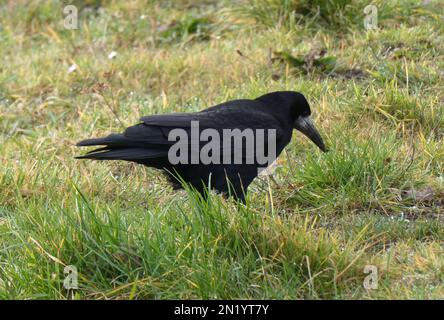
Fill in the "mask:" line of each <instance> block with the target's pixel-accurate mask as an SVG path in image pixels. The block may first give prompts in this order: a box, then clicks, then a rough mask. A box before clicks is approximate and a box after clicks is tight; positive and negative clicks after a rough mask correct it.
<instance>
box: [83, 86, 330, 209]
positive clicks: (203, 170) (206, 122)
mask: <svg viewBox="0 0 444 320" xmlns="http://www.w3.org/2000/svg"><path fill="white" fill-rule="evenodd" d="M310 114H311V111H310V106H309V104H308V102H307V100H306V99H305V97H304V96H303V95H302V94H301V93H298V92H293V91H278V92H272V93H268V94H265V95H263V96H260V97H259V98H256V99H254V100H247V99H243V100H233V101H228V102H225V103H222V104H219V105H216V106H213V107H211V108H208V109H205V110H202V111H200V112H194V113H173V114H161V115H152V116H145V117H142V118H141V119H140V121H141V123H139V124H137V125H135V126H132V127H129V128H127V129H126V130H125V131H124V132H123V133H121V134H111V135H109V136H107V137H104V138H97V139H87V140H83V141H80V142H79V143H78V144H77V146H80V147H84V146H103V147H101V148H99V149H96V150H93V151H91V152H89V153H87V154H86V155H83V156H79V157H77V158H78V159H97V160H126V161H132V162H136V163H139V164H143V165H145V166H148V167H154V168H157V169H161V170H163V171H164V172H165V173H166V175H167V177H168V178H169V180H170V182H171V183H172V185H173V187H174V188H175V189H179V188H181V187H182V183H183V182H185V183H187V184H189V185H191V186H192V187H193V188H195V189H196V190H197V191H198V192H200V193H201V194H202V195H203V196H204V197H205V196H206V191H207V187H208V186H209V187H210V188H212V189H215V190H217V191H219V192H221V193H224V194H229V195H232V196H234V197H235V198H237V199H239V200H241V201H242V202H245V194H246V193H247V188H248V186H249V185H250V183H251V182H252V181H253V179H254V178H255V177H256V176H257V175H258V171H259V170H260V169H261V168H263V167H265V166H267V165H268V164H270V163H271V162H272V161H273V160H274V159H275V158H276V157H277V156H279V154H280V153H281V152H282V150H283V149H284V148H285V146H286V145H287V144H288V143H289V142H290V140H291V137H292V132H293V129H297V130H299V131H301V132H302V133H303V134H305V135H306V136H307V137H308V138H310V139H311V140H312V141H313V142H314V143H315V144H316V145H317V146H318V147H319V148H320V149H321V150H322V151H324V152H326V151H327V149H326V147H325V145H324V142H323V141H322V138H321V136H320V134H319V133H318V131H317V130H316V128H315V126H314V124H313V122H312V121H311V119H310ZM197 123H198V125H199V128H198V130H199V134H201V133H202V132H203V131H204V130H205V129H212V130H213V133H218V134H220V136H222V137H224V132H225V131H224V130H228V129H231V130H233V131H231V132H232V134H233V135H232V136H231V138H233V139H234V140H236V138H239V139H240V140H238V142H239V141H241V142H242V144H239V143H238V144H237V145H236V143H235V145H234V146H233V145H231V146H230V145H225V144H224V142H220V141H219V144H217V143H216V142H217V141H215V140H217V137H214V136H211V135H210V136H211V139H210V138H209V137H208V136H207V137H206V139H202V137H200V136H199V137H200V138H198V140H199V141H198V142H197V143H196V141H195V140H196V135H195V136H194V138H193V126H194V129H196V124H197ZM174 129H179V130H182V131H181V132H183V133H185V134H186V135H187V136H188V138H189V137H190V136H191V139H188V140H186V142H185V143H183V141H182V142H181V144H180V143H179V144H176V141H177V140H176V139H171V138H170V139H169V136H170V135H172V134H173V133H177V130H175V131H173V130H174ZM235 129H238V130H235ZM273 129H274V130H275V131H274V133H275V136H273V135H272V134H271V132H272V130H273ZM258 130H263V132H264V134H262V136H261V137H262V138H263V139H262V140H261V141H263V143H262V145H260V141H259V140H260V139H259V138H260V136H259V134H258V132H259V131H258ZM251 132H253V138H254V139H256V138H257V139H256V140H255V145H254V147H253V146H252V145H251V141H248V134H246V133H250V134H251ZM273 137H275V139H274V142H273V140H270V138H273ZM176 138H177V136H176ZM231 138H230V139H231ZM267 138H268V139H267ZM193 139H194V140H193ZM202 140H205V141H208V142H214V143H215V144H214V145H212V146H213V149H211V150H210V151H209V152H208V153H207V155H208V156H210V157H212V159H213V160H214V159H216V161H212V162H211V161H210V162H208V160H205V161H204V159H201V157H199V155H201V153H200V152H203V147H204V145H205V141H202ZM193 141H194V146H193ZM270 141H271V142H270ZM235 142H236V141H235ZM248 143H250V144H248ZM272 143H274V144H275V145H274V147H275V155H274V156H272V157H271V158H269V159H268V160H269V161H268V162H267V163H266V164H264V163H263V161H262V162H260V161H258V159H257V157H256V156H257V155H258V154H259V151H258V148H261V147H262V153H263V154H264V155H265V154H267V153H268V155H269V154H270V153H272V152H271V151H273V150H272V145H271V144H272ZM174 145H175V148H176V149H177V148H179V147H183V148H184V149H181V151H182V152H183V153H186V154H182V156H184V157H183V158H182V159H187V160H185V161H179V163H178V160H177V159H176V158H175V159H173V158H172V157H171V156H172V155H174V156H177V154H175V153H174V152H172V153H170V154H169V151H170V149H171V148H172V147H173V146H174ZM207 149H208V148H207ZM176 151H177V150H176ZM179 151H180V150H179ZM207 151H208V150H207ZM248 151H252V154H250V158H251V155H252V156H253V160H252V159H248ZM179 153H180V152H179ZM227 154H228V156H227ZM193 156H194V160H193ZM225 156H227V157H226V158H224V157H225ZM236 156H237V157H238V159H237V162H236V161H233V158H234V157H236ZM190 158H191V161H190V160H189V159H190ZM196 159H197V162H196ZM217 159H218V160H217ZM239 159H241V161H240V163H239ZM225 160H227V161H225ZM193 161H194V162H193ZM180 181H181V182H180Z"/></svg>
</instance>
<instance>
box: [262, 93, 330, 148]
mask: <svg viewBox="0 0 444 320" xmlns="http://www.w3.org/2000/svg"><path fill="white" fill-rule="evenodd" d="M259 99H261V100H268V101H269V102H271V101H273V102H274V103H273V105H274V106H276V107H279V109H280V110H282V111H281V113H285V116H286V117H288V118H287V120H288V121H291V123H292V128H293V129H296V130H298V131H300V132H302V133H303V134H304V135H306V136H307V137H308V138H309V139H310V140H311V141H313V142H314V144H316V145H317V146H318V147H319V149H321V150H322V151H323V152H327V151H328V149H327V148H326V147H325V144H324V141H323V140H322V138H321V135H320V134H319V131H318V130H317V129H316V126H315V125H314V123H313V120H312V119H311V110H310V105H309V104H308V101H307V99H305V97H304V95H303V94H302V93H299V92H295V91H278V92H272V93H269V94H266V95H264V96H262V97H260V98H259Z"/></svg>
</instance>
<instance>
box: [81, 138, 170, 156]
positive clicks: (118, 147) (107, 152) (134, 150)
mask: <svg viewBox="0 0 444 320" xmlns="http://www.w3.org/2000/svg"><path fill="white" fill-rule="evenodd" d="M77 146H78V147H89V146H103V147H101V148H98V149H95V150H92V151H90V152H88V153H87V154H84V155H82V156H76V157H75V158H76V159H96V160H126V161H136V162H137V161H141V160H146V159H153V158H159V157H163V156H165V151H164V150H161V149H157V148H147V147H146V146H145V147H144V145H143V144H142V143H141V142H140V141H134V140H131V139H128V138H126V137H125V136H124V135H123V134H111V135H109V136H107V137H104V138H93V139H86V140H82V141H80V142H79V143H77Z"/></svg>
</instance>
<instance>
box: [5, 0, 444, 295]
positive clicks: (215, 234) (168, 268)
mask: <svg viewBox="0 0 444 320" xmlns="http://www.w3.org/2000/svg"><path fill="white" fill-rule="evenodd" d="M69 3H71V4H74V5H75V6H76V8H77V9H78V25H77V29H69V28H67V26H68V27H70V26H72V25H69V21H66V19H65V18H66V17H67V13H64V8H65V6H66V5H67V4H69ZM368 4H373V5H375V7H376V8H377V18H378V19H377V28H376V29H368V28H365V27H364V21H365V19H366V17H367V18H368V13H367V14H366V13H364V8H365V7H366V6H367V5H368ZM68 14H69V13H68ZM443 19H444V5H443V3H442V2H441V1H434V0H430V1H410V0H402V1H401V0H399V1H393V0H390V1H384V0H377V1H372V2H370V0H369V1H364V0H316V1H308V0H293V1H290V0H237V1H210V0H206V1H205V0H199V1H186V0H182V1H141V0H140V1H139V0H133V1H113V0H110V1H105V0H89V1H88V0H87V1H46V0H45V1H43V0H42V1H33V0H27V1H25V0H23V1H13V0H10V1H2V2H1V3H0V52H1V56H2V58H1V61H0V164H1V165H0V298H1V299H171V298H183V299H187V298H197V299H201V298H202V299H218V298H219V299H238V298H242V299H412V298H418V299H437V298H443V297H444V143H443V138H444V23H443ZM71 22H72V21H71ZM67 24H68V25H67ZM276 90H294V91H299V92H302V93H303V94H304V95H305V96H306V97H307V99H308V101H309V102H310V104H311V107H312V112H313V116H314V121H315V123H316V125H317V127H318V128H319V130H320V132H321V134H322V136H323V137H324V140H325V141H326V143H327V145H328V146H329V148H330V152H328V153H326V154H324V153H322V152H320V151H319V150H318V149H317V147H316V146H315V145H313V144H312V143H311V142H310V141H308V139H307V138H305V137H304V136H303V135H302V134H300V133H298V132H296V131H295V133H294V136H293V139H292V142H291V143H290V145H289V146H288V147H287V149H286V150H285V152H283V154H282V155H281V156H280V157H279V159H278V160H279V161H278V165H277V167H276V169H275V170H274V171H273V172H271V173H270V175H264V176H261V177H260V178H258V179H256V180H255V182H254V183H253V185H252V186H251V187H250V192H249V195H248V199H247V200H248V201H247V205H246V206H243V205H242V204H238V203H236V202H234V201H232V200H230V199H225V198H222V197H220V196H219V195H217V194H211V195H210V198H209V199H208V201H203V200H201V199H200V198H199V197H198V196H197V195H196V194H195V193H194V192H193V191H191V190H187V191H181V192H176V191H173V190H172V188H171V187H170V186H169V185H168V182H167V180H166V179H165V177H164V176H162V175H161V174H159V172H158V171H156V170H154V169H147V168H144V167H142V166H138V165H135V164H132V163H127V162H120V161H115V162H100V161H96V162H94V161H85V160H75V159H74V156H75V155H79V154H81V153H82V152H83V151H84V150H79V148H76V147H75V143H76V142H77V141H79V140H82V139H86V138H89V137H93V136H102V135H106V134H108V133H110V132H119V131H121V130H122V129H123V127H126V126H129V125H132V124H135V123H137V122H138V119H139V118H140V117H141V116H143V115H149V114H156V113H166V112H184V111H197V110H201V109H204V108H206V107H209V106H211V105H215V104H218V103H221V102H223V101H226V100H230V99H239V98H255V97H257V96H260V95H262V94H264V93H267V92H271V91H276ZM67 266H71V267H70V268H75V269H76V270H77V272H78V274H77V280H78V281H77V288H75V287H69V286H68V287H67V286H66V285H64V283H65V284H66V277H67V275H66V274H65V273H64V270H65V267H67ZM369 277H370V278H369Z"/></svg>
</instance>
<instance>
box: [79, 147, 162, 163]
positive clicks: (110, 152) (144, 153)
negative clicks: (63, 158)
mask: <svg viewBox="0 0 444 320" xmlns="http://www.w3.org/2000/svg"><path fill="white" fill-rule="evenodd" d="M164 156H165V152H164V151H160V150H149V149H143V148H120V149H106V148H100V149H97V150H93V151H91V152H90V153H87V154H85V155H83V156H77V157H75V158H76V159H96V160H127V161H135V160H145V159H153V158H160V157H164Z"/></svg>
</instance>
